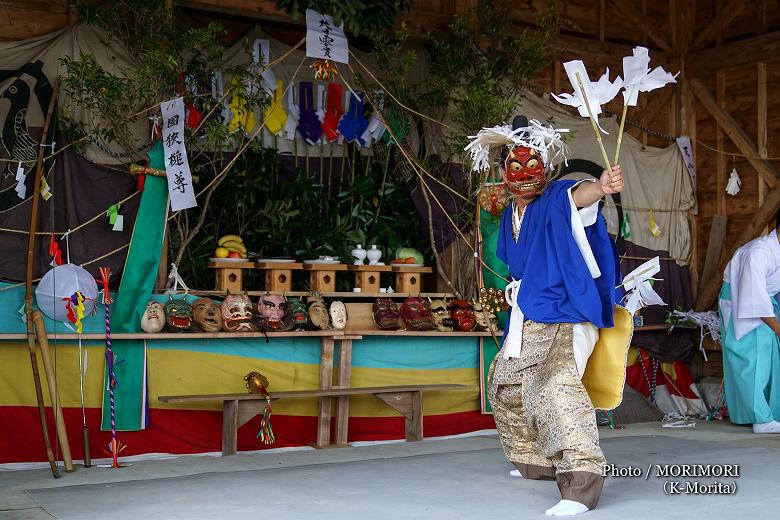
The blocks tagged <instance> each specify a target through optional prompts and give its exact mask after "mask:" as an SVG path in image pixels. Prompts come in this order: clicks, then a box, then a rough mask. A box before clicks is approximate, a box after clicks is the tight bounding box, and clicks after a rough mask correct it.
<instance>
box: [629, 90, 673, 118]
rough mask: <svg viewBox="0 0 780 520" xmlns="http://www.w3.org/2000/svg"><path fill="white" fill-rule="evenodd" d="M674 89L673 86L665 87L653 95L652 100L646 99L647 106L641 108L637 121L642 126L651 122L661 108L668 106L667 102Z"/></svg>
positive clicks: (670, 98)
mask: <svg viewBox="0 0 780 520" xmlns="http://www.w3.org/2000/svg"><path fill="white" fill-rule="evenodd" d="M675 90H676V89H673V88H665V89H663V90H662V91H660V92H659V93H658V95H656V96H654V97H653V100H652V101H648V103H647V107H645V109H644V110H642V113H641V114H640V115H639V118H638V119H637V122H638V123H639V124H640V125H642V126H647V125H649V124H650V123H652V122H653V120H654V119H655V118H656V116H657V115H658V114H659V113H660V112H661V110H662V109H663V108H668V107H669V102H670V101H671V100H672V96H673V95H674V92H675ZM643 97H647V95H645V96H643Z"/></svg>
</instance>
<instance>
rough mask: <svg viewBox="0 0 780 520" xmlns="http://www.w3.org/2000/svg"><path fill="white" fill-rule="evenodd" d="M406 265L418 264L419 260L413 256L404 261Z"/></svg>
mask: <svg viewBox="0 0 780 520" xmlns="http://www.w3.org/2000/svg"><path fill="white" fill-rule="evenodd" d="M404 263H405V264H415V263H417V260H416V259H415V258H414V257H413V256H407V257H406V260H404Z"/></svg>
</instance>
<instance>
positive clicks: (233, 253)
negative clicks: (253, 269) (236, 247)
mask: <svg viewBox="0 0 780 520" xmlns="http://www.w3.org/2000/svg"><path fill="white" fill-rule="evenodd" d="M227 257H228V258H244V257H243V256H242V255H241V253H239V252H238V251H231V252H230V253H229V254H228V256H227Z"/></svg>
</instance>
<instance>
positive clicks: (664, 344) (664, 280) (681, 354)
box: [620, 241, 698, 362]
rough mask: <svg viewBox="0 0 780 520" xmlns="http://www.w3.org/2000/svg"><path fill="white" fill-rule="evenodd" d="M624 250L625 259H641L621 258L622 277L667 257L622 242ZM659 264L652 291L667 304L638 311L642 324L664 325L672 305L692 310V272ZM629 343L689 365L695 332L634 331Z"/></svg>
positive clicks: (669, 262)
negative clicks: (657, 259) (654, 258)
mask: <svg viewBox="0 0 780 520" xmlns="http://www.w3.org/2000/svg"><path fill="white" fill-rule="evenodd" d="M625 248H626V249H625V256H629V257H638V258H643V260H632V259H628V258H624V259H622V260H621V262H620V270H621V272H622V273H623V276H625V275H626V274H628V273H630V272H631V271H632V270H634V269H635V268H636V267H638V266H639V265H640V264H642V263H644V262H646V261H647V260H649V259H651V258H653V257H655V256H659V257H661V258H662V259H663V258H669V253H668V252H666V251H653V250H651V249H646V248H644V247H642V246H638V245H636V244H634V243H632V242H629V241H626V242H625ZM644 259H647V260H644ZM660 265H661V272H659V273H658V274H657V275H655V278H660V279H661V280H660V281H657V282H655V285H653V289H654V290H655V292H657V293H658V295H659V296H660V297H661V298H662V299H663V301H664V302H666V303H667V305H666V306H660V305H653V306H650V307H645V308H643V309H641V310H640V314H641V316H642V319H643V322H644V325H656V324H660V323H664V321H665V320H666V314H667V312H669V311H670V310H672V309H674V307H675V306H680V307H682V309H683V310H690V309H692V308H693V295H692V293H691V273H690V270H689V269H688V266H680V265H678V264H677V262H675V261H674V260H661V263H660ZM694 340H695V341H696V342H694ZM631 343H632V344H633V345H639V346H640V347H642V348H644V349H646V350H647V351H649V352H650V353H651V354H652V355H653V357H655V358H656V359H659V360H661V361H669V362H671V361H683V362H690V361H691V359H692V357H693V355H694V354H695V353H696V350H695V347H696V345H698V330H696V331H691V330H690V329H679V328H675V329H674V330H672V331H671V332H667V331H665V330H661V331H641V330H638V331H635V332H634V338H633V340H632V342H631Z"/></svg>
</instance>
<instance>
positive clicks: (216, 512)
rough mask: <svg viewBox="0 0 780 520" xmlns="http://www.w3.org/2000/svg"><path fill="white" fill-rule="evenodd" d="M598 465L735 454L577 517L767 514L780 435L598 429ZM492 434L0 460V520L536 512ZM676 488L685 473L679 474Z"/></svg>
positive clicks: (630, 482) (540, 501)
mask: <svg viewBox="0 0 780 520" xmlns="http://www.w3.org/2000/svg"><path fill="white" fill-rule="evenodd" d="M601 436H602V448H603V449H604V452H605V454H606V456H607V460H608V462H610V463H612V464H615V465H617V466H629V465H630V466H635V467H637V468H640V470H641V471H642V472H644V471H645V470H646V468H647V467H648V465H653V467H654V465H655V464H739V465H740V476H739V477H738V478H720V479H712V478H693V477H687V478H671V477H666V478H664V477H661V478H659V477H657V476H656V474H655V471H653V472H651V475H650V477H649V478H648V479H647V480H645V479H644V478H643V477H640V478H616V477H612V478H608V479H607V481H606V483H605V486H604V494H603V495H602V498H601V502H600V504H599V507H598V509H596V510H595V511H593V512H590V513H588V514H587V515H586V516H585V517H584V518H589V519H591V518H592V519H594V520H595V519H621V520H623V519H626V518H631V519H644V518H647V519H650V518H652V519H654V520H657V518H659V515H660V516H661V517H663V518H664V520H666V519H676V518H681V519H682V518H685V519H689V518H703V517H704V515H705V514H706V515H707V516H708V517H710V518H713V519H716V518H724V519H725V518H732V517H735V516H736V515H739V516H740V517H743V518H750V517H758V516H759V515H760V516H761V517H766V516H767V514H768V516H769V517H772V516H774V515H775V513H772V511H777V510H780V478H779V477H780V474H779V473H778V468H780V436H770V435H754V434H753V433H752V432H751V431H750V429H749V428H746V427H739V426H733V425H731V424H728V423H726V424H723V423H706V422H704V421H697V426H696V428H690V429H668V428H661V426H660V424H659V423H645V424H632V425H628V426H627V427H626V428H625V429H622V430H615V431H612V430H609V429H604V428H602V429H601ZM510 469H511V466H510V465H509V463H508V462H507V461H506V460H505V459H504V456H503V453H502V451H501V449H500V448H499V446H498V440H497V438H496V436H495V435H480V436H473V437H465V438H455V439H446V440H439V439H429V440H426V441H423V442H417V443H403V442H400V443H388V444H380V445H370V446H355V447H351V448H345V449H328V450H313V449H302V450H296V451H290V450H280V451H274V452H257V453H251V454H249V453H243V454H239V455H237V456H234V457H224V458H222V457H213V456H187V457H178V458H171V459H165V460H146V461H140V462H134V463H133V465H132V466H130V467H126V468H123V469H119V470H114V469H107V468H97V467H92V468H83V467H78V469H77V471H76V472H74V473H63V476H62V477H61V478H59V479H54V478H52V476H51V473H50V472H49V470H48V469H36V470H25V471H0V520H22V519H30V520H32V519H35V520H37V519H50V518H61V519H65V520H67V519H85V520H88V519H104V518H110V519H112V520H124V519H136V518H148V519H178V518H182V519H184V518H186V519H188V520H197V519H222V518H224V519H233V518H236V519H241V518H246V517H249V516H252V517H257V518H264V517H265V518H276V519H280V520H297V519H330V518H339V519H347V520H351V519H364V518H371V520H382V519H393V520H397V519H398V518H412V519H414V518H425V519H426V520H438V519H442V520H444V519H447V520H453V519H459V518H502V517H505V518H512V519H513V520H515V519H524V518H545V517H544V514H543V512H544V510H545V509H546V508H548V507H550V506H551V505H553V504H555V502H557V500H558V498H559V496H558V492H557V488H556V486H555V483H553V482H539V481H524V480H522V479H513V478H510V477H509V476H508V471H509V470H510ZM668 481H681V482H691V483H693V482H713V481H721V482H724V483H726V482H728V483H731V482H732V481H734V482H736V485H737V492H736V494H735V495H723V494H721V495H715V494H705V495H702V494H699V495H693V494H681V495H675V496H667V495H665V494H664V485H665V483H666V482H668ZM683 486H684V484H683Z"/></svg>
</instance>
